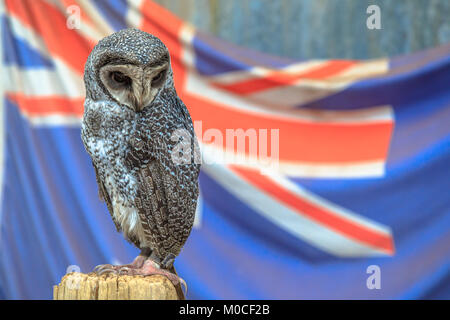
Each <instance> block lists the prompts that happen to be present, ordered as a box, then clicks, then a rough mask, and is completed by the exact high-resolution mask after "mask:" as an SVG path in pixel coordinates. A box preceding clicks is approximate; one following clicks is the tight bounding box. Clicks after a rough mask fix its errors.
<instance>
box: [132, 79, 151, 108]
mask: <svg viewBox="0 0 450 320" xmlns="http://www.w3.org/2000/svg"><path fill="white" fill-rule="evenodd" d="M152 91H153V90H152V88H151V87H149V86H145V85H140V86H136V87H133V95H134V99H133V100H134V102H135V103H134V109H135V111H136V112H141V111H142V110H144V109H145V107H147V106H148V105H149V104H150V103H152V101H153V98H154V95H153V94H152Z"/></svg>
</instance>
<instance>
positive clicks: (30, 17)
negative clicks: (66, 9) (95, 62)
mask: <svg viewBox="0 0 450 320" xmlns="http://www.w3.org/2000/svg"><path fill="white" fill-rule="evenodd" d="M6 7H7V9H8V11H9V12H10V14H12V15H14V16H15V17H16V18H17V19H19V20H20V21H21V22H22V23H24V24H25V25H26V26H28V27H29V28H31V29H33V30H34V31H35V32H36V33H38V34H39V35H40V36H41V37H42V39H43V41H44V43H45V44H46V46H47V48H48V50H49V52H50V53H51V54H52V55H55V56H57V57H59V58H61V59H62V60H63V61H64V62H66V63H67V64H68V65H69V66H70V67H72V68H73V70H74V71H76V72H78V73H79V74H82V73H83V70H84V64H85V62H86V60H87V57H88V55H89V52H90V51H91V49H92V44H90V43H89V41H88V40H87V39H85V38H83V37H82V36H80V34H79V33H77V32H76V31H75V30H70V29H69V28H67V25H66V17H65V16H64V15H63V14H62V13H61V12H60V11H59V10H58V9H57V8H56V7H54V6H52V5H50V4H48V3H46V2H44V1H42V0H22V1H15V0H6Z"/></svg>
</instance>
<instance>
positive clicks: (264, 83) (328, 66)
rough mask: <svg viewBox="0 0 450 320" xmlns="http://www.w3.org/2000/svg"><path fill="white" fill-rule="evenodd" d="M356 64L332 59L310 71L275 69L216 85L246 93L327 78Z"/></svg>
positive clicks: (242, 93)
mask: <svg viewBox="0 0 450 320" xmlns="http://www.w3.org/2000/svg"><path fill="white" fill-rule="evenodd" d="M356 64H358V62H355V61H347V60H330V61H327V62H324V63H323V64H322V65H321V66H319V67H316V68H313V69H312V70H308V71H302V72H298V73H288V72H281V71H275V72H271V73H270V74H268V75H267V76H265V77H263V78H258V79H250V80H243V81H239V82H234V83H231V84H220V83H214V85H215V86H217V87H219V88H222V89H225V90H227V91H231V92H233V93H235V94H241V95H246V94H251V93H255V92H259V91H263V90H266V89H272V88H276V87H280V86H285V85H289V84H292V83H294V82H296V81H298V80H300V79H325V78H328V77H331V76H334V75H336V74H338V73H340V72H342V71H344V70H346V69H348V68H350V67H353V66H354V65H356Z"/></svg>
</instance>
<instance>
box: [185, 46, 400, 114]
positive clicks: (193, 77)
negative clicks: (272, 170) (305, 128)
mask: <svg viewBox="0 0 450 320" xmlns="http://www.w3.org/2000/svg"><path fill="white" fill-rule="evenodd" d="M185 55H187V53H186V51H185ZM186 59H187V57H186ZM186 77H187V81H186V91H187V92H189V94H191V95H193V96H197V97H200V98H203V99H206V100H211V101H214V102H217V103H218V104H220V105H226V106H228V107H230V108H234V109H238V110H246V111H249V112H256V113H259V114H263V115H264V114H265V115H268V116H282V117H291V118H298V119H301V120H305V121H310V122H325V121H326V122H338V123H341V122H345V123H366V122H379V121H392V120H393V111H392V107H391V106H374V107H370V108H365V109H360V110H339V111H333V110H310V109H292V108H289V109H286V108H285V109H283V101H282V100H283V99H284V96H283V95H280V96H279V100H280V101H279V105H277V106H276V108H275V107H274V108H271V109H269V108H263V107H262V106H261V104H256V103H253V102H252V101H250V100H249V99H248V98H246V97H243V96H237V95H233V94H231V93H228V92H226V91H224V90H221V89H219V88H215V87H214V86H212V85H211V84H210V83H209V82H208V81H207V79H205V78H204V77H202V76H200V75H199V74H197V73H196V72H195V71H193V70H191V69H190V70H189V71H188V72H187V76H186Z"/></svg>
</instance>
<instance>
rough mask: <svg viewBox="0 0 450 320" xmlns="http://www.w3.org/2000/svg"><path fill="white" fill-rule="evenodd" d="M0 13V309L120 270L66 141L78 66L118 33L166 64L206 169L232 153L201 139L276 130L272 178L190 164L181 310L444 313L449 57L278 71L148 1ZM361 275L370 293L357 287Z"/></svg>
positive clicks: (449, 239)
mask: <svg viewBox="0 0 450 320" xmlns="http://www.w3.org/2000/svg"><path fill="white" fill-rule="evenodd" d="M1 14H2V17H1V18H2V55H3V65H2V68H3V70H2V71H3V72H2V74H3V75H4V76H3V79H4V84H3V97H2V103H3V108H2V110H3V112H2V114H3V118H4V125H3V130H2V141H4V143H3V151H2V152H3V153H2V159H0V160H2V162H1V163H2V165H3V168H2V170H3V177H2V191H1V196H2V199H1V211H0V223H1V232H0V248H1V249H0V257H1V259H0V298H1V297H4V298H51V286H52V285H53V284H56V283H58V282H59V279H60V278H61V276H62V275H63V274H64V273H65V272H66V269H67V266H69V265H78V266H80V267H81V269H82V271H84V272H89V271H90V270H91V269H92V268H93V267H94V266H95V265H97V264H100V263H107V262H111V263H115V262H118V261H120V262H127V261H128V260H130V259H131V258H132V257H133V256H134V255H135V254H136V250H135V249H134V248H132V247H131V246H129V245H128V244H127V243H126V242H125V241H124V240H123V239H122V238H121V236H120V235H118V234H116V233H115V230H114V228H113V226H112V223H111V221H109V215H108V214H107V213H106V210H107V209H106V207H104V206H103V205H102V204H101V202H100V201H99V200H98V199H97V192H96V183H95V177H94V173H93V170H92V168H91V164H90V160H89V158H88V156H87V154H86V152H85V151H84V148H83V146H82V143H81V140H80V132H79V126H80V120H81V116H82V113H83V100H84V85H83V79H82V74H83V70H84V63H85V61H86V59H87V56H88V54H89V52H90V51H91V50H92V48H93V46H94V45H95V44H96V42H97V41H98V40H99V39H101V38H103V37H104V36H106V35H109V34H111V33H112V32H114V31H117V30H120V29H123V28H127V27H136V28H139V29H141V30H144V31H147V32H149V33H152V34H154V35H156V36H157V37H159V38H160V39H161V40H162V41H163V42H164V43H165V44H166V46H167V47H168V49H169V51H170V53H171V64H172V68H173V70H174V77H175V86H176V88H177V91H178V94H179V95H180V96H181V98H182V100H183V101H184V102H185V104H186V105H187V107H188V109H189V111H190V114H191V116H192V118H193V120H194V122H196V123H199V124H200V125H198V126H196V131H197V135H198V137H199V138H200V142H201V145H202V153H203V156H204V159H205V160H207V159H210V160H211V159H213V158H214V157H215V156H216V155H217V154H219V153H220V154H224V153H230V152H231V153H234V152H235V150H234V149H232V150H230V149H229V148H227V145H226V144H225V143H224V141H221V142H219V143H218V142H217V141H211V139H208V138H207V137H206V135H205V133H206V132H208V130H216V131H215V132H219V133H221V134H222V135H223V136H226V131H227V130H229V129H235V130H238V129H239V130H243V131H244V132H248V130H254V132H255V134H256V136H257V138H261V137H260V135H261V132H265V131H264V130H271V129H277V130H278V135H279V144H278V151H277V156H278V158H279V163H278V166H277V168H276V170H269V171H264V172H263V171H262V170H261V166H260V164H258V163H256V164H255V163H252V164H249V163H214V161H205V162H204V163H203V165H202V173H201V176H200V186H201V198H200V201H199V206H198V210H197V216H196V222H195V229H194V230H193V232H192V235H191V237H190V239H189V240H188V243H187V244H186V248H185V249H184V251H183V252H182V253H181V255H180V257H179V258H178V259H177V262H176V265H177V270H178V271H179V273H180V274H181V275H182V276H183V277H184V278H185V280H186V281H187V283H188V284H189V292H188V297H190V298H234V299H245V298H254V299H258V298H288V299H297V298H356V299H359V298H421V297H445V296H446V297H448V294H449V292H450V290H449V289H450V287H449V286H450V280H449V277H448V275H449V273H448V271H449V265H450V259H449V257H450V201H449V199H450V198H449V197H448V190H450V188H449V187H450V183H449V182H450V170H449V166H448V164H449V160H450V148H449V142H450V134H449V133H450V130H449V123H450V104H449V101H450V90H449V83H450V46H449V45H446V46H442V47H438V48H435V49H432V50H429V51H426V52H419V53H417V54H412V55H409V56H403V57H397V58H392V59H378V60H369V61H354V60H308V61H293V60H289V59H284V58H278V57H273V56H269V55H266V54H262V53H259V52H254V51H251V50H249V49H244V48H240V47H237V46H234V45H232V44H229V43H226V42H224V41H223V40H219V39H216V38H214V37H212V36H209V35H207V34H205V33H202V32H200V31H198V30H196V29H195V28H194V27H193V26H191V25H190V24H188V23H186V22H184V21H182V20H180V19H178V18H177V17H175V16H174V15H172V14H171V13H170V12H168V11H167V10H165V9H164V8H162V7H160V6H159V5H157V4H155V3H153V2H151V1H144V0H119V1H101V0H97V1H84V0H77V1H76V0H60V1H56V0H54V1H51V0H33V1H31V0H22V1H15V0H5V1H4V4H3V7H2V12H1ZM74 15H75V16H76V18H79V24H78V25H76V26H71V25H70V23H69V22H70V19H71V18H73V16H74ZM271 143H273V142H271ZM245 152H246V153H248V152H249V150H248V149H246V150H245ZM30 265H31V266H32V268H33V270H34V271H33V272H38V271H36V270H39V273H40V277H36V276H35V275H33V272H30V269H29V267H26V266H30ZM370 265H377V266H380V268H381V270H382V274H383V288H382V290H369V289H368V288H367V286H366V279H367V277H368V274H367V273H366V269H367V267H368V266H370ZM27 279H29V280H30V281H27ZM30 283H33V286H29V284H30Z"/></svg>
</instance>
